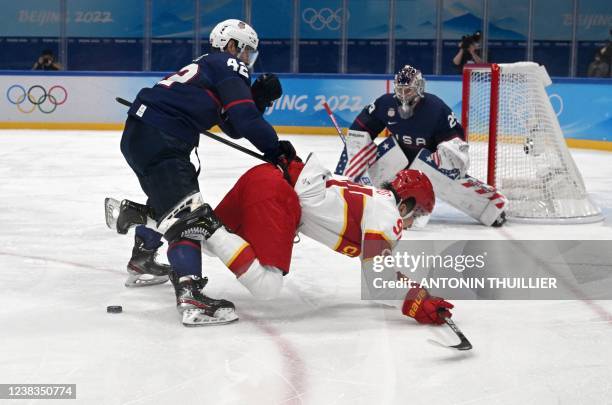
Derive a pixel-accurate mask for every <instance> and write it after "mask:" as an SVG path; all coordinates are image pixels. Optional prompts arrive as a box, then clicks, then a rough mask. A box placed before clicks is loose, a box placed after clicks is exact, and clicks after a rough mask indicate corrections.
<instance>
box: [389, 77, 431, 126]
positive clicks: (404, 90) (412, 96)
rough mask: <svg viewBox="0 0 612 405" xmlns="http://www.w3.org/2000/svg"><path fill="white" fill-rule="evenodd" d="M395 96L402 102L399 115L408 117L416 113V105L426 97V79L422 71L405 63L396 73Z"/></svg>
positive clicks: (394, 82)
mask: <svg viewBox="0 0 612 405" xmlns="http://www.w3.org/2000/svg"><path fill="white" fill-rule="evenodd" d="M393 86H394V93H395V98H396V99H397V101H398V102H399V103H400V106H399V108H398V111H399V115H400V117H401V118H403V119H408V118H410V117H412V114H414V107H416V105H417V104H418V103H419V101H420V100H421V99H422V98H423V97H425V79H423V76H422V75H421V71H420V70H418V69H415V68H413V67H412V66H410V65H405V66H404V67H403V68H401V69H400V71H399V72H397V74H396V75H395V80H394V81H393Z"/></svg>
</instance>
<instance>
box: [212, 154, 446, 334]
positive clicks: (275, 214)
mask: <svg viewBox="0 0 612 405" xmlns="http://www.w3.org/2000/svg"><path fill="white" fill-rule="evenodd" d="M287 178H288V180H289V184H288V183H287ZM291 186H293V188H294V190H295V192H288V189H289V187H291ZM268 195H269V196H268ZM296 195H297V198H296V199H295V200H294V199H293V198H294V196H296ZM295 201H298V202H299V207H300V211H301V212H300V213H298V212H296V211H295ZM434 203H435V198H434V193H433V188H432V185H431V183H430V182H429V179H428V178H427V176H425V175H424V174H423V173H422V172H419V171H417V170H402V171H400V172H399V173H398V174H397V175H396V177H395V178H394V179H393V180H392V181H391V182H389V183H386V184H384V185H383V186H382V188H380V189H377V188H374V187H367V186H363V185H360V184H357V183H353V182H350V181H346V180H341V179H336V178H333V177H332V174H331V172H330V171H329V170H327V169H326V168H325V167H323V166H322V165H321V164H320V163H319V161H318V159H317V158H316V157H315V156H314V155H312V154H311V155H310V156H309V157H308V159H307V160H306V162H305V163H302V161H301V160H300V159H299V158H297V157H290V161H289V164H288V167H287V170H286V175H285V176H283V174H282V172H281V171H280V170H278V169H277V168H276V167H275V166H273V165H271V164H263V165H259V166H256V167H254V168H252V169H250V170H249V171H248V172H247V173H245V174H244V175H243V176H242V177H241V178H240V179H239V180H238V182H237V183H236V185H235V186H234V187H233V188H232V189H231V190H230V191H229V192H228V193H227V195H226V196H225V197H224V199H223V200H222V201H221V203H220V204H219V205H218V206H217V207H216V208H215V214H217V216H218V217H219V219H220V220H221V221H222V222H223V223H224V224H225V225H226V226H227V227H228V228H229V229H231V230H232V231H233V232H234V233H229V232H226V231H225V230H221V232H219V231H217V232H216V233H215V234H214V235H213V236H212V237H211V238H209V239H208V240H207V241H206V242H205V243H204V246H205V247H206V248H207V249H208V250H210V251H212V253H214V254H215V255H216V256H218V257H219V258H220V259H221V260H222V261H223V262H224V263H225V264H226V266H227V267H228V268H229V269H230V270H231V271H232V272H234V274H236V277H237V278H238V281H239V282H240V283H242V284H243V285H244V286H245V287H246V288H247V289H249V291H251V293H252V294H253V295H254V296H256V297H259V298H263V299H271V298H274V297H276V296H277V295H278V293H279V292H280V289H281V287H282V279H283V275H286V274H287V273H288V272H289V261H290V258H291V250H292V248H293V245H292V242H293V237H294V235H295V234H296V233H297V232H300V233H303V234H304V235H306V236H308V237H310V238H311V239H314V240H315V241H317V242H320V243H322V244H323V245H325V246H327V247H329V248H330V249H333V250H334V251H336V252H339V253H342V254H344V255H347V256H350V257H359V258H360V259H361V260H368V259H370V258H372V257H374V256H376V255H380V254H383V252H384V251H385V250H387V249H393V247H394V246H395V244H396V242H397V240H398V239H400V238H401V236H402V231H403V230H404V229H407V228H409V227H412V226H424V225H425V224H426V222H427V219H428V218H429V214H430V213H431V211H432V210H433V207H434ZM296 218H299V221H298V224H299V225H298V226H296V227H295V228H292V225H293V224H296V222H295V219H296ZM292 230H293V232H291V231H292ZM452 307H453V306H452V304H450V303H448V302H446V301H444V300H443V299H441V298H437V297H431V296H429V294H428V293H427V291H426V290H424V289H421V288H412V289H411V290H410V291H409V292H408V294H407V296H406V299H405V301H404V305H403V307H402V312H403V313H404V314H405V315H407V316H410V317H413V318H415V319H416V320H417V321H418V322H421V323H432V324H442V323H443V322H444V320H443V317H450V316H451V314H450V312H449V309H451V308H452Z"/></svg>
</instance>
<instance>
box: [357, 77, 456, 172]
mask: <svg viewBox="0 0 612 405" xmlns="http://www.w3.org/2000/svg"><path fill="white" fill-rule="evenodd" d="M394 85H395V88H394V90H395V91H394V93H390V94H383V95H382V96H380V97H378V98H377V99H376V100H375V101H374V102H373V103H372V104H370V105H368V106H366V107H365V108H364V109H363V111H361V113H360V114H359V115H358V116H357V118H355V120H354V121H353V124H352V125H351V127H350V129H351V130H357V131H366V132H367V133H368V134H369V135H370V137H371V138H372V139H374V138H376V137H377V136H378V135H379V134H380V133H381V132H382V130H383V129H385V128H387V129H388V130H389V132H390V133H391V134H392V136H394V137H395V139H396V140H397V142H398V144H399V146H400V147H401V148H402V150H403V151H404V154H405V155H406V158H408V161H409V162H412V161H413V160H414V158H415V157H416V155H417V154H418V153H419V151H420V150H421V149H423V148H426V149H429V150H430V151H432V152H435V151H436V149H437V148H438V145H440V144H441V143H442V142H446V141H449V140H451V139H454V138H457V139H461V140H465V138H464V135H463V128H462V127H461V124H460V123H459V122H458V121H457V118H456V117H455V113H454V112H453V111H452V110H451V109H450V108H449V107H448V106H447V105H446V104H445V103H444V101H442V100H440V98H438V97H437V96H436V95H435V94H431V93H426V92H425V79H423V77H422V75H421V72H419V71H418V70H417V69H415V68H413V67H412V66H409V65H406V66H404V67H403V68H402V69H400V71H399V72H398V73H397V75H396V76H395V80H394Z"/></svg>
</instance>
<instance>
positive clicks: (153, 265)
mask: <svg viewBox="0 0 612 405" xmlns="http://www.w3.org/2000/svg"><path fill="white" fill-rule="evenodd" d="M156 255H157V249H145V247H144V241H143V240H142V238H140V237H138V236H136V237H135V238H134V248H133V249H132V258H131V259H130V261H129V262H128V264H127V272H128V278H127V280H126V281H125V286H126V287H146V286H150V285H157V284H163V283H165V282H166V281H168V280H169V273H170V269H171V267H170V265H168V264H163V263H158V262H156V261H155V257H156Z"/></svg>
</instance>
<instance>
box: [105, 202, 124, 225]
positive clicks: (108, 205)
mask: <svg viewBox="0 0 612 405" xmlns="http://www.w3.org/2000/svg"><path fill="white" fill-rule="evenodd" d="M120 206H121V201H118V200H115V199H114V198H110V197H106V198H105V199H104V214H105V216H106V226H108V227H109V228H110V229H115V230H116V229H117V218H118V217H119V207H120Z"/></svg>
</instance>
